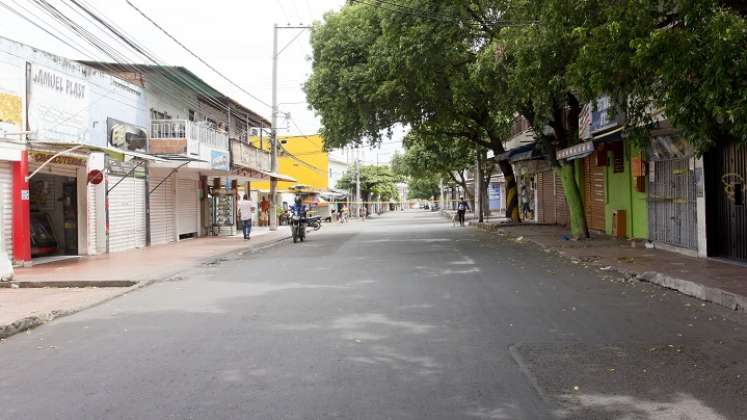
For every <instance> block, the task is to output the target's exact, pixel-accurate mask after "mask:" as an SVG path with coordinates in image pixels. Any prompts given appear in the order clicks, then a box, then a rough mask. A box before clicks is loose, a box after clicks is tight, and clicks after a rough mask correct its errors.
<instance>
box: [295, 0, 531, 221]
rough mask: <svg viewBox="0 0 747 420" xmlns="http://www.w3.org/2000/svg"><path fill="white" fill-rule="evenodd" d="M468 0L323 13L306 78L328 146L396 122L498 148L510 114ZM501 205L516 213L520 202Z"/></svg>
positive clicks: (380, 132) (375, 136)
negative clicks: (488, 64) (502, 103)
mask: <svg viewBox="0 0 747 420" xmlns="http://www.w3.org/2000/svg"><path fill="white" fill-rule="evenodd" d="M469 3H470V2H466V1H454V2H443V1H436V0H402V1H399V2H398V4H400V5H401V8H386V7H373V6H371V5H367V4H362V3H349V4H347V5H346V6H344V7H343V8H342V10H341V11H340V12H337V13H330V14H328V15H327V16H326V17H325V21H324V23H323V24H320V25H317V26H316V27H315V28H314V30H313V33H312V47H313V57H312V58H313V63H312V64H313V72H312V75H311V77H310V78H309V80H308V82H307V83H306V93H307V98H308V100H309V103H310V104H311V106H312V108H313V109H314V110H315V111H316V112H317V113H318V114H319V116H320V118H321V121H322V126H323V128H322V134H323V136H324V138H325V141H326V142H327V143H328V144H329V145H330V146H332V147H339V146H342V145H345V144H348V143H350V142H355V141H359V139H368V140H369V141H372V142H377V141H380V140H381V139H382V138H383V137H384V136H385V135H386V133H387V130H391V127H393V126H394V125H396V124H403V125H408V126H410V127H412V129H413V130H416V131H419V132H428V133H430V134H431V135H434V136H439V137H441V138H444V137H447V136H448V137H450V138H458V139H461V140H463V141H469V142H472V143H474V144H478V145H481V146H483V147H486V148H489V149H492V150H493V151H494V152H495V153H496V154H499V153H502V152H503V151H504V149H503V143H502V140H503V137H505V134H506V132H507V129H508V128H509V126H510V120H511V118H510V117H511V114H505V113H503V112H502V111H503V109H502V108H500V107H498V106H496V105H497V104H498V103H499V102H500V100H501V98H502V94H503V92H502V91H501V89H502V85H501V84H500V83H495V82H494V80H493V76H496V75H497V73H495V72H490V71H485V69H486V68H485V67H484V66H482V65H481V61H480V57H485V56H494V51H493V49H492V48H491V47H490V44H489V40H488V39H486V32H485V30H484V29H482V28H481V26H480V25H479V24H478V23H477V22H475V18H474V16H473V12H472V11H471V10H469V7H468V6H469ZM402 8H406V9H409V10H418V11H420V13H402V10H403V9H402ZM434 15H438V16H452V17H453V18H454V19H455V21H454V22H450V23H447V22H444V21H443V20H440V19H433V18H432V17H433V16H434ZM460 21H461V22H463V24H460ZM501 170H502V171H503V173H504V176H505V178H506V182H507V190H508V191H509V194H511V192H513V197H516V182H515V179H514V176H513V168H512V167H511V165H509V164H508V163H507V162H504V163H502V164H501ZM507 207H508V210H507V212H508V215H509V216H510V217H512V218H514V219H516V220H518V203H517V202H516V201H515V200H514V201H513V202H509V205H508V206H507Z"/></svg>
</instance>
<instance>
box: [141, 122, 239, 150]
mask: <svg viewBox="0 0 747 420" xmlns="http://www.w3.org/2000/svg"><path fill="white" fill-rule="evenodd" d="M203 146H204V147H208V148H211V149H217V150H228V134H227V133H225V132H221V131H218V130H215V129H214V128H211V127H209V126H208V125H206V124H204V123H197V122H194V121H188V120H153V121H152V122H151V128H150V142H149V145H148V149H149V150H148V151H149V152H150V153H154V154H190V155H195V156H199V155H200V148H201V147H203Z"/></svg>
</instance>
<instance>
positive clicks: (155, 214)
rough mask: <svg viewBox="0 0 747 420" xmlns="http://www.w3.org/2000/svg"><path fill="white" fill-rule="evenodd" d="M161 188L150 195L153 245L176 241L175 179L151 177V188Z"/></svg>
mask: <svg viewBox="0 0 747 420" xmlns="http://www.w3.org/2000/svg"><path fill="white" fill-rule="evenodd" d="M162 181H163V183H162V184H161V186H159V187H158V188H157V189H156V190H155V191H153V193H152V194H151V195H150V232H151V245H159V244H167V243H170V242H174V241H176V226H175V222H176V219H175V214H176V190H175V184H176V183H175V182H174V177H173V176H172V177H168V178H166V180H165V181H164V177H158V176H155V177H154V176H151V177H150V185H151V188H155V186H156V185H158V184H159V183H161V182H162Z"/></svg>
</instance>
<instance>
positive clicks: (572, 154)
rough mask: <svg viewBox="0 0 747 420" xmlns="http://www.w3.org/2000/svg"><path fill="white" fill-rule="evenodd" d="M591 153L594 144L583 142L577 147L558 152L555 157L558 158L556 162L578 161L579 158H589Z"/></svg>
mask: <svg viewBox="0 0 747 420" xmlns="http://www.w3.org/2000/svg"><path fill="white" fill-rule="evenodd" d="M593 152H594V143H593V142H590V141H585V142H582V143H579V144H577V145H574V146H571V147H567V148H565V149H560V150H558V154H557V157H558V160H564V159H568V160H572V159H580V158H584V157H586V156H589V155H590V154H592V153H593Z"/></svg>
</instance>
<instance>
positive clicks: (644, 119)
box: [573, 0, 747, 153]
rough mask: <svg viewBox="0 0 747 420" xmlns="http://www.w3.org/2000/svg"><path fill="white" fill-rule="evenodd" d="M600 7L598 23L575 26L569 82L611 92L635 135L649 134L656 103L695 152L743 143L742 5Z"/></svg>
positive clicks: (588, 92)
mask: <svg viewBox="0 0 747 420" xmlns="http://www.w3.org/2000/svg"><path fill="white" fill-rule="evenodd" d="M602 12H603V13H604V15H603V22H602V23H601V24H598V23H596V22H589V23H588V24H585V25H579V26H578V28H577V29H576V30H575V31H574V35H575V36H576V37H577V39H578V41H577V42H580V43H583V48H582V49H581V52H580V54H579V56H578V58H577V60H576V63H575V64H574V66H573V70H574V83H575V84H576V86H578V88H579V90H580V91H581V92H582V93H583V95H584V96H585V97H586V98H595V97H597V96H598V95H600V94H610V95H611V97H612V98H613V99H614V100H615V102H616V104H617V106H618V107H619V109H620V112H623V113H625V116H626V119H627V130H628V132H629V135H631V137H634V138H638V139H647V138H648V133H647V129H648V128H649V127H651V126H652V120H651V110H652V109H657V110H663V111H664V114H665V115H666V117H667V118H668V119H669V121H670V122H671V123H672V125H673V126H675V127H677V128H679V129H681V130H682V133H683V135H684V136H685V137H686V138H687V139H688V140H689V141H690V143H691V144H692V145H693V146H694V147H695V149H696V151H697V152H699V153H704V152H706V151H707V150H708V149H709V148H710V147H711V146H713V145H714V144H715V143H717V142H719V141H723V142H729V141H740V142H743V143H744V142H747V78H746V77H745V75H746V74H747V20H746V19H745V14H746V13H747V3H745V2H743V1H717V0H699V1H691V0H667V1H659V0H631V1H626V2H609V3H608V4H606V5H605V7H604V8H603V9H602Z"/></svg>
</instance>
